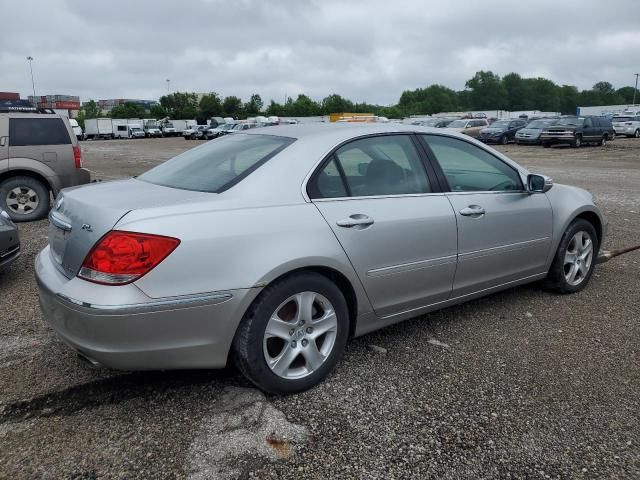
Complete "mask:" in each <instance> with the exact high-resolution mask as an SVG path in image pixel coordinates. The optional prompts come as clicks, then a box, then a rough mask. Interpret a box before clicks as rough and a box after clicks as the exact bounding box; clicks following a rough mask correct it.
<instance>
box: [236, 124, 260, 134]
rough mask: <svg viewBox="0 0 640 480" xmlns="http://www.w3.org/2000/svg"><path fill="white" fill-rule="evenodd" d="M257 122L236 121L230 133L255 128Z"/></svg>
mask: <svg viewBox="0 0 640 480" xmlns="http://www.w3.org/2000/svg"><path fill="white" fill-rule="evenodd" d="M257 127H258V124H257V123H254V122H238V123H236V124H235V125H234V126H233V128H232V129H231V133H237V132H242V131H244V130H250V129H252V128H257Z"/></svg>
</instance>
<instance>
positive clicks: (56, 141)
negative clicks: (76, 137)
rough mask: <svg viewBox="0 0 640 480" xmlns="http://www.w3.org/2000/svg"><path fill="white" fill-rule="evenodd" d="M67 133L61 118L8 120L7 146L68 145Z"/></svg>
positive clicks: (69, 141)
mask: <svg viewBox="0 0 640 480" xmlns="http://www.w3.org/2000/svg"><path fill="white" fill-rule="evenodd" d="M70 143H71V140H70V139H69V132H67V127H66V126H65V125H64V122H63V121H62V119H61V118H10V119H9V145H10V146H12V147H22V146H26V145H69V144H70Z"/></svg>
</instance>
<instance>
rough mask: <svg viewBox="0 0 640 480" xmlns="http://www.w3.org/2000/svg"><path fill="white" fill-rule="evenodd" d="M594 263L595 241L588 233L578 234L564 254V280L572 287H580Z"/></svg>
mask: <svg viewBox="0 0 640 480" xmlns="http://www.w3.org/2000/svg"><path fill="white" fill-rule="evenodd" d="M592 261H593V241H592V240H591V236H590V235H589V234H588V233H587V232H582V231H581V232H577V233H576V234H575V235H574V236H573V238H572V239H571V241H570V242H569V245H568V246H567V252H566V253H565V254H564V278H565V279H566V280H567V283H568V284H569V285H571V286H574V287H575V286H576V285H580V284H581V283H582V282H583V281H584V279H585V278H586V277H587V273H589V269H590V268H591V262H592Z"/></svg>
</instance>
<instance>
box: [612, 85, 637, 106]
mask: <svg viewBox="0 0 640 480" xmlns="http://www.w3.org/2000/svg"><path fill="white" fill-rule="evenodd" d="M634 90H635V88H634V87H622V88H619V89H618V90H616V94H617V95H618V97H620V99H621V100H622V103H633V92H634ZM639 98H640V95H639V94H637V93H636V100H638V99H639Z"/></svg>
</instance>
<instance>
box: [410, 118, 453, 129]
mask: <svg viewBox="0 0 640 480" xmlns="http://www.w3.org/2000/svg"><path fill="white" fill-rule="evenodd" d="M451 122H453V119H450V118H428V119H426V120H416V121H415V122H412V125H421V126H423V127H433V128H444V127H446V126H447V125H449V124H450V123H451Z"/></svg>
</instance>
